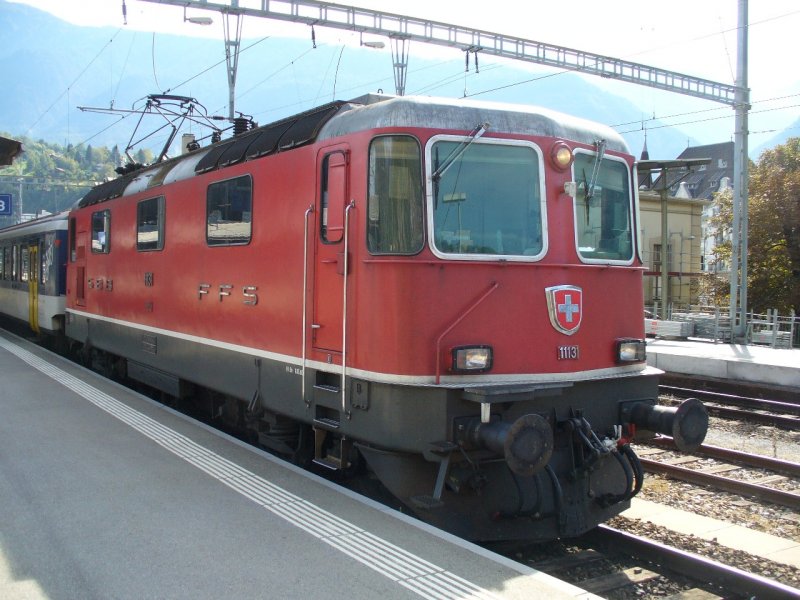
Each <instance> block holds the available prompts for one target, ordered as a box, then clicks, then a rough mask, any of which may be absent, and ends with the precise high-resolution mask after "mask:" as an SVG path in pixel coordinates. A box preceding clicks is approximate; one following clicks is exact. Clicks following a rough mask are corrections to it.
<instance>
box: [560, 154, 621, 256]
mask: <svg viewBox="0 0 800 600" xmlns="http://www.w3.org/2000/svg"><path fill="white" fill-rule="evenodd" d="M596 157H597V155H596V154H594V153H592V154H589V153H586V152H579V153H577V154H576V155H575V162H574V163H573V169H574V171H573V177H574V181H576V182H577V183H578V190H577V191H578V193H577V196H576V197H575V227H576V238H577V244H578V253H579V254H580V257H581V259H582V260H583V261H584V262H594V263H607V262H616V263H628V262H630V261H632V260H633V236H632V234H631V232H632V227H631V192H630V187H629V185H628V180H629V179H630V174H629V172H628V166H627V165H626V164H625V162H624V161H622V160H619V159H615V158H613V157H609V156H606V157H605V158H602V160H601V161H600V164H599V165H595V162H596V160H597V158H596Z"/></svg>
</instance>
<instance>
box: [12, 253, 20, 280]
mask: <svg viewBox="0 0 800 600" xmlns="http://www.w3.org/2000/svg"><path fill="white" fill-rule="evenodd" d="M18 275H19V246H17V245H16V244H14V245H13V246H12V247H11V281H17V278H18Z"/></svg>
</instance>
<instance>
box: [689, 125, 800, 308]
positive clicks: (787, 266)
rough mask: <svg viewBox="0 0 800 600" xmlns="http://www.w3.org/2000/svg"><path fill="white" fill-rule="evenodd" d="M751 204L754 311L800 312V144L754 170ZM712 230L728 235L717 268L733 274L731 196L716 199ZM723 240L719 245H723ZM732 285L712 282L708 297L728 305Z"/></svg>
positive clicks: (775, 152)
mask: <svg viewBox="0 0 800 600" xmlns="http://www.w3.org/2000/svg"><path fill="white" fill-rule="evenodd" d="M749 192H750V193H749V198H748V219H749V229H748V237H747V244H748V248H747V249H748V253H747V261H748V262H747V265H748V266H747V269H748V278H747V279H748V286H747V294H748V310H749V311H752V312H756V313H764V312H766V311H767V310H768V309H778V311H779V312H781V313H783V314H787V313H788V312H789V311H790V310H792V309H793V310H794V311H795V312H800V138H791V139H789V140H787V142H786V143H785V144H783V145H780V146H777V147H775V148H773V149H772V150H767V151H766V152H764V153H763V154H762V155H761V157H760V158H759V160H758V162H757V163H756V164H755V165H752V166H751V169H750V190H749ZM714 201H715V207H716V208H717V211H718V212H717V214H716V215H715V216H714V217H713V218H712V219H711V220H710V222H709V224H710V225H711V226H712V227H713V228H716V229H717V231H718V232H721V233H723V235H722V236H720V238H721V243H718V245H717V247H716V248H715V250H714V259H713V260H714V262H715V263H717V264H718V265H724V268H723V269H720V270H727V265H730V258H731V242H730V231H731V224H732V222H733V202H732V195H731V193H730V191H727V192H723V193H720V194H717V195H716V196H715V199H714ZM720 238H718V240H720ZM728 292H729V288H728V282H727V279H725V280H722V279H720V278H716V277H713V276H710V277H708V278H707V279H706V281H705V282H704V293H705V294H706V295H708V296H709V297H713V298H715V299H722V300H723V302H722V303H721V304H723V303H724V301H726V300H727V296H728Z"/></svg>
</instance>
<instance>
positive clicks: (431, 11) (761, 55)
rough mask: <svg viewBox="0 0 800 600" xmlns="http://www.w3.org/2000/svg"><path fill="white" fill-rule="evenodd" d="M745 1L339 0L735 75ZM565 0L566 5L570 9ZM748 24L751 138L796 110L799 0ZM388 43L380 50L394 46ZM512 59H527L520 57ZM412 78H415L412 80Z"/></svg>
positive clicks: (196, 31)
mask: <svg viewBox="0 0 800 600" xmlns="http://www.w3.org/2000/svg"><path fill="white" fill-rule="evenodd" d="M10 1H11V2H17V3H21V4H28V5H30V6H33V7H36V8H39V9H42V10H45V11H47V12H50V13H52V14H53V15H55V16H57V17H59V18H62V19H64V20H67V21H69V22H71V23H74V24H77V25H85V26H111V27H122V26H123V19H122V0H10ZM230 1H231V0H227V2H230ZM740 1H741V0H671V1H670V2H669V4H668V5H666V6H665V4H663V3H660V2H659V3H656V2H647V1H646V0H644V1H643V0H606V1H605V2H600V1H598V0H570V2H569V3H567V4H564V3H559V2H553V1H552V0H548V1H541V0H527V1H526V2H520V1H519V0H491V1H490V2H489V1H483V2H478V1H476V0H433V1H432V0H404V1H403V2H402V3H398V2H397V1H396V0H341V2H340V3H341V4H350V5H353V6H360V7H364V8H369V9H372V10H379V11H386V12H400V11H402V14H404V15H407V16H413V17H419V18H424V19H429V20H433V21H440V22H446V23H452V24H456V25H463V26H466V27H472V28H476V29H482V30H484V31H489V32H494V33H503V34H507V35H511V36H518V37H522V38H526V39H530V40H536V41H541V42H547V43H551V44H556V45H561V46H567V47H570V48H574V49H578V50H584V51H587V52H592V53H596V54H603V55H607V56H612V57H618V58H622V59H625V60H628V61H634V62H639V63H643V64H646V65H650V66H656V67H660V68H663V69H668V70H672V71H677V72H680V73H685V74H689V75H694V76H698V77H703V78H706V79H710V80H712V81H717V82H722V83H729V84H733V83H734V82H735V74H736V61H737V19H738V4H739V2H740ZM125 4H126V6H127V25H125V27H127V28H130V29H135V30H140V31H148V32H151V31H156V32H161V33H172V34H178V35H192V36H208V37H212V38H218V39H222V36H223V29H222V19H221V17H220V15H219V13H217V12H215V11H204V10H198V9H193V8H190V9H188V11H187V14H188V16H190V17H193V16H207V17H211V18H212V19H214V23H213V24H212V25H210V26H208V27H203V26H199V25H193V24H190V23H184V22H183V10H182V9H181V8H179V7H174V6H169V5H161V4H157V3H153V2H147V1H143V0H125ZM288 4H289V2H288V1H287V0H271V6H272V7H273V8H274V9H275V10H277V9H279V8H280V7H286V6H288ZM239 5H240V6H242V7H252V8H258V7H259V6H260V5H261V2H260V0H239ZM564 6H567V7H568V9H567V10H566V11H565V10H564V8H563V7H564ZM749 25H750V27H749V52H748V67H749V68H748V71H749V73H748V84H749V87H750V89H751V96H750V99H751V105H752V112H751V116H750V131H751V136H750V138H751V139H750V146H751V148H752V147H754V146H755V145H757V144H758V143H759V142H760V141H761V140H764V141H765V140H766V139H768V138H769V137H771V136H772V135H774V133H775V132H776V131H777V130H780V129H783V128H785V127H788V126H789V125H791V124H792V123H794V122H795V121H797V120H798V118H799V117H800V72H798V71H797V70H796V69H794V67H793V64H792V63H791V62H789V61H788V60H787V59H788V58H789V57H791V56H794V55H795V54H796V51H795V50H794V49H792V48H791V46H792V43H793V42H792V41H793V40H794V38H795V37H796V36H797V32H798V31H800V2H798V1H797V0H757V1H754V2H750V3H749ZM315 34H316V39H317V42H318V43H331V44H351V45H355V46H357V45H358V43H359V38H358V37H357V35H356V34H355V33H352V32H346V31H341V30H336V29H324V28H321V27H318V28H315ZM264 35H283V36H297V37H301V38H305V39H307V38H308V36H309V28H308V27H307V26H303V25H290V24H286V23H282V22H278V21H268V20H263V19H256V18H250V17H247V18H245V19H244V22H243V38H257V37H262V36H264ZM388 46H389V45H388V44H387V47H386V48H385V49H384V50H383V51H384V52H387V53H388V52H389V48H388ZM456 52H457V51H455V50H452V49H446V48H438V47H433V46H426V45H424V44H414V45H412V47H411V50H410V57H411V60H412V61H413V59H414V57H415V56H420V57H442V56H450V57H452V55H453V54H454V53H456ZM482 60H483V61H484V62H486V63H488V62H490V60H491V59H488V58H483V57H482ZM482 64H483V63H482ZM516 65H517V66H518V67H523V66H524V65H522V63H516ZM529 68H533V67H529ZM587 77H588V76H587ZM594 79H595V82H596V83H600V84H601V85H602V86H603V87H604V88H605V89H606V90H607V91H608V92H609V93H613V94H616V95H619V96H623V97H625V98H627V99H629V100H630V101H632V102H633V103H634V104H636V105H637V106H638V107H639V108H640V109H641V111H642V119H643V122H642V124H641V127H646V125H647V122H648V121H649V120H651V119H653V118H657V119H660V120H662V122H664V123H667V124H676V125H680V126H681V127H682V128H683V129H684V130H689V131H691V130H692V129H693V125H692V121H693V120H695V121H696V122H703V128H704V131H707V132H708V133H705V135H706V136H711V137H716V138H718V139H701V140H700V143H715V142H719V141H728V140H729V139H732V135H733V118H732V115H733V111H732V110H731V109H729V108H726V107H724V106H723V105H720V104H714V103H711V102H707V101H700V100H696V99H689V98H686V97H684V96H679V95H677V94H674V93H669V92H660V91H657V90H653V89H650V88H647V87H643V86H639V85H633V84H622V83H620V82H613V81H607V80H602V79H599V78H594ZM412 84H413V82H412V81H409V86H408V87H409V88H410V87H411V86H412ZM684 113H691V114H690V115H687V114H684ZM672 115H678V116H672ZM635 126H636V125H632V127H635ZM797 135H800V131H798V132H797Z"/></svg>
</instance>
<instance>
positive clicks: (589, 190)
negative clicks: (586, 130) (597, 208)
mask: <svg viewBox="0 0 800 600" xmlns="http://www.w3.org/2000/svg"><path fill="white" fill-rule="evenodd" d="M606 145H607V144H606V141H605V140H597V141H596V142H595V143H594V147H595V148H596V149H597V155H596V156H595V159H594V165H593V166H592V179H591V181H589V183H588V184H587V183H586V174H585V173H584V176H583V181H584V184H583V185H584V187H585V190H584V192H585V198H586V204H587V205H588V204H589V201H590V200H591V199H592V198H593V197H594V188H595V186H596V185H597V178H598V177H599V176H600V163H602V162H603V156H605V153H606Z"/></svg>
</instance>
